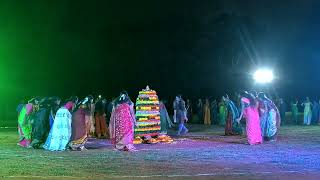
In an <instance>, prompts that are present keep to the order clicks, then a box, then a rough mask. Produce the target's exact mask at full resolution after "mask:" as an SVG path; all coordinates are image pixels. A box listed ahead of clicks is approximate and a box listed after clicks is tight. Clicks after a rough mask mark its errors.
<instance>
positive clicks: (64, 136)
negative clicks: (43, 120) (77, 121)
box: [43, 107, 72, 151]
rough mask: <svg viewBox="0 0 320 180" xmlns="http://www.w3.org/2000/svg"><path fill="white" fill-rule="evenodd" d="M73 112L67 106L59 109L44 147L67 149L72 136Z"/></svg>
mask: <svg viewBox="0 0 320 180" xmlns="http://www.w3.org/2000/svg"><path fill="white" fill-rule="evenodd" d="M71 117H72V115H71V113H70V112H69V110H68V109H66V108H65V107H62V108H60V109H59V110H58V112H57V114H56V117H55V120H54V122H53V125H52V128H51V130H50V133H49V136H48V138H47V140H46V143H45V144H44V146H43V148H44V149H46V150H50V151H63V150H65V149H66V147H67V145H68V143H69V141H70V137H71V121H72V120H71Z"/></svg>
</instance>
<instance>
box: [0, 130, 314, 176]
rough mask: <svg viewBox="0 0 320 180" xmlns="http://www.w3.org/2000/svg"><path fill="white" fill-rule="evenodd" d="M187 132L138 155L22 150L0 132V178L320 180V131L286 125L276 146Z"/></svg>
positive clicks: (106, 145)
mask: <svg viewBox="0 0 320 180" xmlns="http://www.w3.org/2000/svg"><path fill="white" fill-rule="evenodd" d="M189 128H190V130H191V132H190V133H189V134H188V136H185V137H179V138H177V137H175V141H174V142H173V143H171V144H154V145H147V144H143V145H137V146H136V147H137V149H138V151H137V152H120V151H116V150H113V148H112V146H111V144H110V142H109V141H107V140H95V139H91V140H90V141H89V142H88V144H87V148H88V149H89V150H88V151H85V152H73V151H65V152H48V151H44V150H35V149H24V148H21V147H18V146H17V145H16V143H17V140H18V138H17V132H16V129H14V128H11V129H10V128H9V129H0V178H5V179H109V178H110V179H290V180H293V179H302V178H304V179H320V126H285V127H282V128H281V130H280V134H279V138H278V142H273V143H265V144H262V145H258V146H249V145H246V144H245V143H246V139H245V137H239V136H231V137H226V136H223V134H224V129H223V127H205V126H202V125H192V126H191V127H190V126H189Z"/></svg>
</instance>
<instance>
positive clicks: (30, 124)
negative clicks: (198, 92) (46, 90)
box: [17, 87, 320, 151]
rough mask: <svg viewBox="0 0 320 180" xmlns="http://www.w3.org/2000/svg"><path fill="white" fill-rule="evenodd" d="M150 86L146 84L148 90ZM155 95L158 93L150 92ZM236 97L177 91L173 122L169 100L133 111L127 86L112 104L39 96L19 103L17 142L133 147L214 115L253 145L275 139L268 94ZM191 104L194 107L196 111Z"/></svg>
mask: <svg viewBox="0 0 320 180" xmlns="http://www.w3.org/2000/svg"><path fill="white" fill-rule="evenodd" d="M149 91H150V90H149V87H147V88H146V91H145V92H149ZM150 92H152V91H150ZM146 94H147V93H146ZM142 97H143V98H145V97H147V96H142ZM150 97H151V96H150ZM152 97H157V96H156V95H152ZM237 99H238V101H233V100H231V98H230V97H229V96H228V95H224V96H223V97H222V98H221V102H219V103H218V102H217V101H216V100H214V101H212V102H211V103H210V101H209V99H206V101H205V103H204V104H202V100H201V99H200V100H199V101H198V103H197V104H196V106H195V108H194V107H193V106H192V105H191V102H190V100H187V102H185V101H184V99H183V97H182V96H181V95H177V96H176V98H175V100H174V102H173V110H174V111H173V114H174V115H173V121H174V122H172V121H171V118H170V116H169V113H168V111H167V109H166V105H165V104H166V101H165V100H163V101H157V99H153V100H154V101H145V102H146V103H148V102H157V103H156V104H144V105H146V106H143V107H142V106H139V108H137V112H135V110H134V106H135V104H134V103H133V102H132V101H131V99H130V97H129V95H128V93H127V92H126V91H123V92H121V93H120V95H119V96H118V97H117V98H115V99H113V100H112V101H111V102H109V103H107V100H106V99H104V98H102V97H101V96H98V97H93V96H91V95H89V96H87V97H85V98H84V99H82V100H79V98H78V97H70V98H69V99H66V100H65V101H63V100H62V99H60V98H59V97H49V98H48V97H45V98H39V97H37V98H33V99H31V100H29V101H28V103H26V104H20V105H19V106H18V108H17V111H18V133H19V142H18V145H19V146H21V147H27V148H36V149H39V148H43V149H45V150H50V151H64V150H76V151H83V150H86V148H85V144H86V142H87V140H88V138H90V137H96V138H98V139H110V140H111V142H112V144H113V146H114V148H116V149H118V150H122V151H135V147H134V144H137V143H136V142H139V143H141V142H149V143H153V142H154V141H155V139H154V138H156V137H153V136H157V137H158V138H160V139H162V140H163V139H166V140H168V141H172V139H170V138H169V137H168V136H167V132H168V129H169V128H173V127H176V129H177V133H176V135H177V136H182V135H185V134H187V133H188V131H189V130H188V129H187V127H186V124H187V123H188V121H189V120H190V119H192V121H194V122H196V121H197V119H198V121H199V119H203V123H204V124H205V125H211V123H212V120H213V119H215V120H217V121H218V122H219V123H221V124H224V125H225V135H226V136H242V135H243V134H244V132H245V133H246V134H245V135H246V137H247V141H248V144H250V145H257V144H262V143H263V142H265V141H276V140H277V135H278V131H279V129H280V124H281V118H282V116H281V112H279V110H278V108H277V106H276V105H275V103H274V102H273V101H272V100H271V99H270V98H269V97H268V96H267V94H265V93H263V92H261V93H256V92H247V91H242V92H240V93H238V97H237ZM140 100H141V98H140ZM137 101H138V100H137ZM145 102H144V103H145ZM140 103H142V102H140ZM301 105H302V106H304V107H305V112H304V124H307V125H308V124H310V121H311V115H312V110H311V107H312V106H313V104H312V103H311V102H310V100H309V98H307V99H306V101H305V102H303V103H302V104H301ZM137 107H138V106H137ZM297 107H298V101H296V102H294V103H292V118H293V119H294V120H295V121H297V116H298V108H297ZM148 108H149V110H152V111H151V112H156V111H155V110H157V112H158V113H159V114H156V115H158V116H159V119H160V121H159V123H157V121H156V120H157V117H158V116H154V117H153V116H152V117H153V118H155V119H152V120H153V121H144V120H145V119H146V118H144V117H141V116H143V113H142V114H138V111H139V110H141V112H144V113H145V111H142V110H145V109H148ZM193 109H196V113H194V112H193ZM319 109H320V108H319ZM146 112H148V111H146ZM319 113H320V110H319ZM195 114H196V115H195ZM149 116H150V114H149ZM318 117H319V116H318ZM139 118H140V119H139ZM137 120H139V122H140V124H139V122H137ZM148 123H149V124H148ZM150 124H152V125H153V126H152V127H151V126H150V127H149V128H148V132H149V133H151V134H152V135H150V136H147V135H144V136H143V137H142V139H141V137H138V139H137V138H135V134H137V133H139V128H141V127H143V126H148V125H150ZM243 124H245V127H243ZM157 128H159V129H157ZM142 129H143V128H142ZM158 131H159V133H158ZM155 132H156V133H155ZM163 142H164V141H163Z"/></svg>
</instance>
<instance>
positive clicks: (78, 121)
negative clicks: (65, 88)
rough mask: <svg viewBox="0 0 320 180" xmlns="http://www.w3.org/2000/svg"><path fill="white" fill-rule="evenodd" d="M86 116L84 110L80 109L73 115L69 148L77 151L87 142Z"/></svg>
mask: <svg viewBox="0 0 320 180" xmlns="http://www.w3.org/2000/svg"><path fill="white" fill-rule="evenodd" d="M85 117H86V115H85V110H84V109H83V108H79V109H78V110H77V111H76V112H74V113H73V114H72V124H71V128H72V135H71V139H70V140H71V141H70V143H69V146H70V147H71V148H72V149H73V150H76V149H78V148H80V147H82V146H84V145H85V143H86V142H87V131H86V118H85Z"/></svg>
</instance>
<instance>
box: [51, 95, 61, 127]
mask: <svg viewBox="0 0 320 180" xmlns="http://www.w3.org/2000/svg"><path fill="white" fill-rule="evenodd" d="M50 101H51V102H50V104H51V107H50V114H49V124H50V129H51V127H52V125H53V121H54V117H55V116H56V113H57V111H58V110H59V108H60V103H61V99H60V98H59V97H52V98H50Z"/></svg>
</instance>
